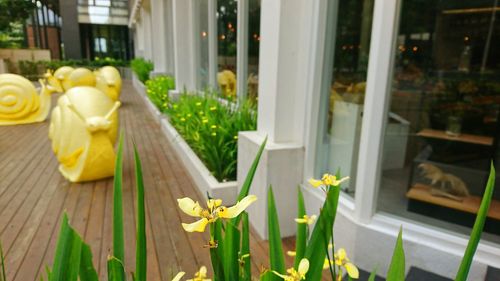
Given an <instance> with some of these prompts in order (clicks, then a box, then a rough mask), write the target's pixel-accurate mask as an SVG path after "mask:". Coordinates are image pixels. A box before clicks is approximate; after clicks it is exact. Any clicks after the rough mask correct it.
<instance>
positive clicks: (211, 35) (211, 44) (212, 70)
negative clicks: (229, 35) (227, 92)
mask: <svg viewBox="0 0 500 281" xmlns="http://www.w3.org/2000/svg"><path fill="white" fill-rule="evenodd" d="M217 56H218V54H217V0H208V76H209V77H208V85H210V86H211V87H213V88H217V70H218V65H217Z"/></svg>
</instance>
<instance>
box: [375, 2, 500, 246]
mask: <svg viewBox="0 0 500 281" xmlns="http://www.w3.org/2000/svg"><path fill="white" fill-rule="evenodd" d="M494 3H496V1H494V0H491V1H486V0H484V1H483V0H481V1H452V0H442V1H432V0H404V1H403V6H402V11H401V17H400V18H401V22H400V25H399V33H398V36H397V48H396V54H395V65H394V71H393V83H392V93H391V102H390V108H389V122H388V124H387V126H386V131H385V140H384V153H383V166H382V170H383V171H382V177H381V185H380V191H379V198H378V200H379V202H378V209H379V210H380V211H384V212H389V213H393V214H397V215H398V216H404V217H407V218H410V219H414V220H418V221H422V222H425V223H428V224H433V225H436V226H439V227H444V228H447V229H449V230H452V231H457V232H463V233H464V234H469V232H470V228H469V227H470V226H472V224H473V222H474V217H475V214H476V211H477V209H478V205H479V202H480V198H481V196H482V195H483V192H484V187H485V184H486V180H487V176H488V171H489V165H490V161H491V160H493V161H494V162H496V164H497V166H498V163H499V162H498V158H499V157H500V153H499V152H500V150H499V146H498V145H499V143H498V140H499V137H498V136H499V125H500V123H499V122H498V116H499V113H500V110H499V109H500V80H499V77H500V48H498V46H499V44H500V22H499V21H498V20H497V21H495V20H494V19H495V13H496V12H497V11H498V10H499V8H498V7H496V6H494V5H495V4H494ZM497 182H498V178H497ZM499 210H500V188H496V192H495V194H494V200H493V202H492V207H491V208H490V214H489V218H488V221H487V223H486V225H485V232H486V233H485V235H483V237H485V238H486V239H489V240H493V241H497V242H500V235H499V234H500V212H499Z"/></svg>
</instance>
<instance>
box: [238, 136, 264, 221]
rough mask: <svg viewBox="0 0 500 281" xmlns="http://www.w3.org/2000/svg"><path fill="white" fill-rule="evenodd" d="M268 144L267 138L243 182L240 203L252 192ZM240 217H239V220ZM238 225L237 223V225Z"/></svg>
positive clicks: (239, 196) (239, 197)
mask: <svg viewBox="0 0 500 281" xmlns="http://www.w3.org/2000/svg"><path fill="white" fill-rule="evenodd" d="M266 143H267V137H266V138H265V139H264V141H263V142H262V144H261V145H260V148H259V151H258V152H257V155H256V156H255V159H254V160H253V162H252V166H250V170H248V174H247V177H246V178H245V181H244V182H243V186H242V187H241V190H240V194H239V195H238V200H237V201H240V200H241V199H243V198H245V197H246V196H247V195H248V192H249V191H250V186H251V185H252V181H253V177H254V175H255V172H256V171H257V166H259V161H260V157H261V156H262V152H263V151H264V147H266ZM239 217H240V216H238V218H239ZM238 222H239V220H238ZM236 225H237V223H236Z"/></svg>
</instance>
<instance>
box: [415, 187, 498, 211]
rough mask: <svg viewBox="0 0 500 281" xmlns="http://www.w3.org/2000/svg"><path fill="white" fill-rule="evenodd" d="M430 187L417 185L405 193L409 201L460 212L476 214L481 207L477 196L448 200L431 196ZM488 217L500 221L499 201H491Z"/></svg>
mask: <svg viewBox="0 0 500 281" xmlns="http://www.w3.org/2000/svg"><path fill="white" fill-rule="evenodd" d="M431 190H432V187H431V186H428V185H424V184H420V183H417V184H415V185H414V186H412V188H410V190H409V191H408V192H407V193H406V197H407V198H409V199H413V200H417V201H421V202H424V203H430V204H433V205H438V206H441V207H446V208H451V209H455V210H458V211H462V212H467V213H471V214H474V215H475V214H477V211H478V210H479V206H480V205H481V198H480V197H478V196H469V197H466V198H464V199H463V200H462V201H460V202H459V201H455V200H450V199H448V198H443V197H439V196H433V195H432V194H431ZM488 217H489V218H492V219H495V220H500V201H498V200H494V199H493V200H492V201H491V204H490V208H489V211H488Z"/></svg>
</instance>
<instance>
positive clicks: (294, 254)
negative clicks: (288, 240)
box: [286, 251, 297, 257]
mask: <svg viewBox="0 0 500 281" xmlns="http://www.w3.org/2000/svg"><path fill="white" fill-rule="evenodd" d="M286 254H287V255H288V256H289V257H295V256H296V255H297V252H295V251H287V252H286Z"/></svg>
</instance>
